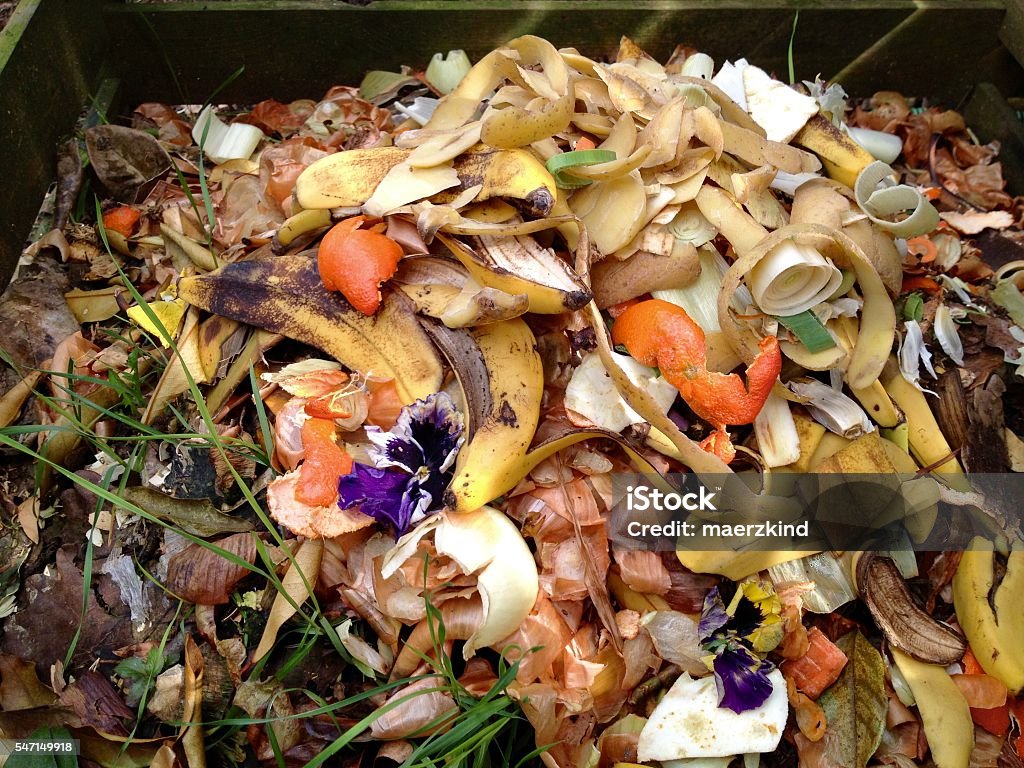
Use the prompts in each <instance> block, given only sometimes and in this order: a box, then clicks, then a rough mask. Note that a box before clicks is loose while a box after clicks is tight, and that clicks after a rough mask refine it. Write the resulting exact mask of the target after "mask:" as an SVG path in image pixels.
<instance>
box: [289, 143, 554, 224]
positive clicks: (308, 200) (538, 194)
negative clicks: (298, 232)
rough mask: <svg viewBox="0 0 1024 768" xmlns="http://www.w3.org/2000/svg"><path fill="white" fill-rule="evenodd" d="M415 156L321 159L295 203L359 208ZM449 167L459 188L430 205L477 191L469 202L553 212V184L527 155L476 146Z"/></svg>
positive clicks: (402, 152) (385, 153) (360, 152)
mask: <svg viewBox="0 0 1024 768" xmlns="http://www.w3.org/2000/svg"><path fill="white" fill-rule="evenodd" d="M413 152H414V150H411V149H402V148H400V147H374V148H371V149H350V150H348V151H345V152H337V153H335V154H333V155H328V156H327V157H322V158H320V159H319V160H317V161H316V162H314V163H312V164H311V165H310V166H309V167H308V168H306V169H305V170H304V171H303V172H302V173H301V174H299V177H298V179H296V181H295V201H296V202H297V203H298V205H299V206H300V207H301V208H303V209H307V210H311V209H325V208H327V209H330V208H355V207H358V206H362V205H363V204H364V203H366V202H367V201H368V200H370V198H371V197H373V194H374V192H375V191H376V190H377V187H378V185H380V183H381V182H382V181H383V180H384V178H385V177H386V176H387V175H388V174H389V173H390V172H391V171H392V169H393V168H395V167H397V166H399V165H401V164H402V163H407V162H408V160H409V156H410V155H411V154H412V153H413ZM452 167H453V168H454V170H455V173H456V175H457V176H458V180H459V183H458V184H457V185H456V186H454V187H452V188H450V189H448V190H445V191H443V192H440V193H438V194H436V195H433V196H432V197H431V198H430V200H431V201H432V202H436V203H439V204H444V203H447V202H451V201H452V200H454V199H455V198H457V197H458V196H459V195H460V194H462V193H464V192H466V190H469V189H472V188H474V187H479V188H480V190H479V192H478V193H477V194H476V196H475V197H474V198H473V199H474V201H476V202H481V201H484V200H490V199H492V198H506V199H511V200H516V201H519V202H518V205H519V206H520V207H521V208H522V209H523V210H524V211H525V212H526V213H528V214H530V215H532V216H538V217H540V216H547V215H548V214H550V213H551V209H552V208H553V207H554V204H555V196H556V195H557V187H556V186H555V180H554V179H553V178H552V176H551V174H550V173H548V171H547V169H546V168H545V167H544V164H543V163H541V162H540V161H539V160H538V159H537V158H536V157H534V155H533V154H532V153H531V152H529V151H527V150H523V149H511V150H495V149H488V148H485V147H482V146H480V145H478V146H477V147H476V148H475V149H471V150H470V151H468V152H464V153H463V154H461V155H459V156H458V157H456V158H455V159H454V161H453V164H452ZM311 216H312V215H311V214H310V217H311Z"/></svg>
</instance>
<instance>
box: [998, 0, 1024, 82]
mask: <svg viewBox="0 0 1024 768" xmlns="http://www.w3.org/2000/svg"><path fill="white" fill-rule="evenodd" d="M999 39H1000V40H1002V41H1003V45H1005V46H1006V49H1007V50H1008V51H1009V52H1010V53H1011V54H1013V57H1014V58H1015V59H1016V60H1017V62H1018V63H1019V64H1021V65H1022V66H1024V0H1006V21H1005V22H1004V23H1003V28H1002V29H1001V30H1000V31H999Z"/></svg>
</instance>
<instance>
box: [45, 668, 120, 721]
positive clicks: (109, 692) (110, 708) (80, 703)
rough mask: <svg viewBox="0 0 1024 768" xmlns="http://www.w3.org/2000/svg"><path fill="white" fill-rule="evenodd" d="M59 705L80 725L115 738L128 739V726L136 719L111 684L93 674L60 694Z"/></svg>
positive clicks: (79, 679)
mask: <svg viewBox="0 0 1024 768" xmlns="http://www.w3.org/2000/svg"><path fill="white" fill-rule="evenodd" d="M60 703H61V706H63V707H66V708H67V709H69V710H71V711H72V712H73V713H74V714H75V717H76V718H77V719H78V720H79V722H80V724H81V725H83V726H91V727H92V728H95V729H96V730H97V731H99V732H100V733H110V734H113V735H115V736H127V735H128V731H127V729H126V727H125V723H126V722H128V721H130V720H132V719H133V718H134V717H135V713H134V712H133V711H132V710H130V709H129V708H128V707H127V706H126V705H125V703H124V700H123V699H122V698H121V694H120V693H118V691H117V689H116V688H114V686H113V685H112V684H111V682H110V681H109V680H107V678H106V677H104V676H103V675H101V674H100V673H99V672H94V671H92V670H86V671H85V672H83V673H82V674H81V675H79V676H78V679H77V680H75V681H74V682H73V683H71V684H70V685H68V687H67V688H65V689H64V690H63V691H62V692H61V695H60Z"/></svg>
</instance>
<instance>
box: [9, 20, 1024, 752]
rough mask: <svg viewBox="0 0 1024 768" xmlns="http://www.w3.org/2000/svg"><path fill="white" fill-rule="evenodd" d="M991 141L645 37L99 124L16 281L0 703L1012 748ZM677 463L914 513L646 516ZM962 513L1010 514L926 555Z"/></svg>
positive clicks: (887, 102) (810, 744)
mask: <svg viewBox="0 0 1024 768" xmlns="http://www.w3.org/2000/svg"><path fill="white" fill-rule="evenodd" d="M997 156H998V146H996V145H994V144H993V145H981V144H979V143H978V142H977V140H976V139H975V137H974V136H973V135H972V134H971V133H970V131H969V130H968V129H967V127H966V126H965V125H964V122H963V119H962V117H961V116H960V115H959V114H958V113H957V112H955V111H952V110H949V109H944V108H940V107H935V106H927V105H921V104H920V103H917V102H910V101H908V100H907V99H906V98H904V97H903V96H902V95H900V94H896V93H878V94H875V96H874V97H873V98H871V99H867V100H864V101H862V102H851V101H849V100H848V99H847V96H846V94H845V93H844V92H843V90H842V89H841V88H840V87H838V86H836V85H830V84H828V83H825V82H821V81H820V80H819V81H817V82H814V83H810V82H808V83H803V84H800V85H797V86H790V85H786V84H784V83H782V82H780V81H779V80H777V79H773V78H772V77H771V76H769V74H767V73H765V72H764V71H762V70H760V69H758V68H757V67H755V66H752V65H749V64H748V63H747V62H746V61H743V60H740V61H739V62H735V63H732V62H725V63H724V64H722V65H721V66H719V67H716V65H715V63H714V62H712V61H711V60H710V58H708V57H707V56H706V55H704V54H701V53H699V52H696V51H693V50H688V49H685V48H679V49H677V51H676V52H675V53H674V54H673V56H672V57H671V58H670V60H669V61H668V62H667V63H665V64H662V63H659V62H657V61H655V60H654V59H652V58H651V57H649V56H648V55H647V54H646V53H644V51H642V50H640V49H639V48H638V47H636V46H635V45H634V44H633V43H632V42H630V41H629V40H627V39H623V41H622V44H621V46H620V49H619V52H618V56H617V58H616V59H615V61H614V62H612V63H601V62H597V61H594V60H592V59H590V58H587V57H586V56H585V55H583V54H581V53H579V52H577V51H575V50H572V49H564V50H556V49H555V48H554V47H553V46H552V45H551V44H550V43H548V42H546V41H545V40H542V39H539V38H536V37H532V36H524V37H520V38H517V39H516V40H513V41H511V42H509V43H507V44H506V45H505V46H503V47H501V48H499V49H496V50H495V51H492V52H491V53H489V54H488V55H486V56H485V57H483V58H482V59H481V60H479V61H478V62H477V63H476V64H475V65H472V66H470V62H469V61H468V59H466V57H465V55H464V54H462V53H461V52H453V53H452V54H449V55H448V56H447V57H442V56H441V55H440V54H438V55H437V56H435V58H434V60H433V61H432V62H431V63H430V66H429V67H428V68H427V69H426V71H425V72H420V71H411V70H410V71H403V72H401V73H392V72H370V73H369V74H368V75H367V77H366V79H365V80H364V81H363V83H362V85H361V86H360V87H359V88H355V87H348V86H338V87H335V88H332V89H331V90H330V91H329V92H328V93H327V94H326V95H325V96H324V97H323V98H322V99H320V100H319V101H312V100H300V101H295V102H292V103H289V104H284V103H279V102H276V101H264V102H261V103H259V104H257V105H256V106H255V107H252V108H251V109H245V110H237V109H229V108H222V109H220V110H214V109H211V108H210V107H209V106H205V107H203V108H201V109H200V108H187V107H180V108H171V107H168V106H166V105H161V104H153V103H150V104H143V105H141V106H139V107H138V108H137V109H136V110H135V112H134V113H133V115H132V116H131V126H130V127H129V126H127V125H97V126H93V127H88V128H86V127H83V131H82V135H81V136H80V137H79V139H76V140H73V141H71V142H69V145H68V146H67V147H66V148H65V150H64V153H63V156H62V162H61V178H60V180H59V182H58V185H57V187H56V190H55V192H54V195H53V197H52V200H51V203H52V206H51V208H52V209H51V210H49V211H47V212H46V215H45V216H44V219H43V221H44V224H43V226H41V227H40V228H39V229H38V235H39V237H38V238H37V239H36V240H35V242H34V243H33V244H32V246H31V247H30V248H29V249H28V250H27V251H26V254H25V257H24V258H23V260H22V263H21V265H20V268H19V275H18V277H17V278H16V280H15V282H14V283H13V284H12V287H11V288H10V289H9V290H8V292H7V294H6V295H5V298H4V301H3V302H2V303H0V315H2V316H3V319H4V323H5V329H6V330H5V336H4V339H3V342H2V343H0V346H2V347H3V349H4V356H5V362H7V363H8V364H9V367H10V369H9V370H8V371H7V373H6V374H5V377H6V387H5V389H6V394H5V395H4V396H3V397H2V399H0V419H2V422H0V423H2V424H3V426H4V428H3V429H2V431H0V442H2V444H3V446H4V448H3V450H4V451H5V455H6V466H5V469H4V475H5V477H4V483H3V487H2V499H3V503H4V506H5V509H6V510H7V516H6V520H7V525H8V533H7V536H6V537H5V542H4V544H3V551H2V564H0V567H2V568H3V575H2V578H0V586H2V588H3V590H4V592H3V593H2V595H3V596H4V599H3V601H2V603H0V608H2V612H3V614H4V615H5V616H6V618H5V619H4V623H3V640H2V649H3V654H2V655H0V710H2V711H0V731H2V733H3V734H4V735H6V736H9V737H17V738H24V737H27V736H29V735H31V734H36V735H40V734H49V735H51V736H53V735H67V734H71V735H73V736H74V737H75V738H78V739H80V740H81V743H82V749H83V754H84V756H85V757H84V758H83V761H84V762H83V764H96V765H104V766H105V765H127V764H131V765H159V766H173V765H189V766H193V767H194V766H199V765H204V764H210V765H230V764H239V765H241V764H243V763H244V764H249V765H252V764H256V763H259V764H266V765H314V766H315V765H320V764H323V763H324V762H326V761H328V760H331V761H336V763H337V764H345V765H356V764H359V765H371V764H372V765H389V764H397V763H403V764H408V765H427V764H431V765H434V764H438V763H441V762H444V763H446V764H458V765H463V764H465V765H469V764H476V765H488V764H491V763H494V764H499V763H506V764H508V763H513V764H524V765H525V764H530V763H534V762H543V763H544V764H546V765H548V766H552V767H555V766H557V767H558V768H570V767H576V766H580V767H584V766H586V767H587V768H595V767H597V766H615V765H618V766H625V765H630V764H636V763H642V764H651V765H658V764H660V765H664V766H671V767H672V768H676V767H677V766H687V765H689V766H700V768H709V767H711V766H721V767H722V768H725V766H728V765H730V764H739V763H742V764H743V765H745V766H748V767H749V766H756V765H758V764H762V765H766V766H770V765H794V764H796V763H797V762H799V763H800V765H803V766H810V767H814V766H838V765H842V766H865V765H869V764H871V765H881V764H886V765H899V766H911V765H926V764H932V763H934V764H935V765H937V766H939V767H940V768H967V766H969V765H970V766H996V765H999V766H1014V765H1018V766H1019V765H1020V764H1021V762H1020V761H1021V755H1024V739H1022V738H1021V737H1020V733H1021V720H1022V716H1024V701H1022V700H1021V699H1020V698H1018V696H1019V694H1020V692H1021V689H1022V687H1024V610H1022V609H1021V606H1020V602H1019V600H1020V598H1019V595H1020V591H1021V589H1022V588H1024V549H1022V548H1021V547H1020V524H1019V516H1017V517H1015V516H1014V515H1013V514H1008V513H1007V508H1006V505H1002V506H1001V505H999V504H997V503H995V502H993V501H992V500H991V499H989V498H988V497H987V496H986V495H984V494H982V493H980V492H979V489H977V488H974V487H972V485H971V475H970V474H968V473H1006V472H1013V471H1018V470H1020V469H1021V467H1022V466H1024V446H1022V444H1021V440H1020V438H1019V437H1018V433H1020V431H1021V430H1022V429H1024V422H1022V410H1021V401H1020V397H1019V394H1018V393H1019V392H1020V389H1021V388H1020V385H1019V382H1018V380H1017V377H1018V376H1020V375H1022V373H1024V297H1022V295H1021V291H1020V288H1021V284H1020V279H1024V271H1018V270H1019V268H1020V267H1022V266H1024V237H1022V235H1021V230H1020V225H1021V220H1022V211H1024V205H1022V201H1021V199H1017V200H1013V199H1011V198H1010V197H1009V196H1008V195H1007V194H1006V192H1005V191H1004V182H1003V179H1002V175H1001V168H1000V164H999V161H998V159H997ZM83 159H84V160H85V168H84V169H83V166H82V160H83ZM682 471H690V472H694V473H697V474H698V475H699V476H715V475H731V473H734V472H736V473H744V475H745V476H746V477H747V478H748V479H749V481H750V483H749V485H750V487H751V488H752V489H753V490H751V491H750V492H749V494H748V495H747V496H745V497H744V498H743V500H742V505H743V507H744V508H745V509H747V510H748V511H752V512H753V513H754V514H755V515H756V514H760V511H761V510H765V509H768V507H767V506H763V505H766V504H767V503H768V502H767V501H766V500H768V499H773V498H774V499H778V498H781V497H785V496H786V493H787V492H786V485H785V478H786V477H787V476H791V475H792V473H818V474H833V475H836V476H846V475H848V474H850V473H872V474H874V475H884V476H896V475H897V473H902V475H901V476H903V477H906V476H909V477H911V478H913V480H912V481H908V484H907V485H905V486H903V489H904V490H903V491H902V492H905V493H911V492H913V493H914V494H915V497H914V498H915V499H917V500H918V503H917V504H916V506H915V507H914V511H913V514H908V515H907V516H906V519H904V520H902V523H901V525H902V528H901V530H902V531H903V536H904V537H905V539H904V540H905V542H906V546H904V547H898V548H896V549H894V550H893V551H880V552H865V553H861V552H837V551H831V550H829V551H822V552H814V551H811V552H807V551H797V550H795V549H794V550H792V551H760V550H758V549H756V548H755V549H751V550H749V551H744V552H742V553H737V552H733V551H731V550H728V549H723V550H721V551H691V550H681V551H679V552H678V553H677V552H674V551H668V552H657V551H652V550H650V549H645V548H631V547H629V546H627V543H626V542H624V541H623V539H622V538H621V536H619V537H616V536H614V535H613V533H614V532H613V531H612V524H611V519H612V507H613V477H614V476H615V475H616V474H617V473H622V472H641V473H644V474H645V475H646V476H650V477H658V476H661V475H670V474H671V473H678V472H682ZM950 509H953V510H954V511H953V512H950ZM957 509H959V510H970V511H971V512H972V513H973V514H974V515H975V517H979V516H980V517H982V518H984V519H985V520H987V521H988V525H989V528H990V531H991V536H989V537H988V538H987V539H985V538H979V539H978V540H976V541H975V542H974V544H973V546H972V548H971V549H970V550H969V551H967V552H962V551H953V552H928V551H921V552H917V553H915V552H914V551H913V545H914V544H917V545H919V547H918V548H924V544H923V543H925V542H929V541H939V542H941V541H943V540H944V539H943V537H944V536H945V535H946V531H945V529H944V528H943V526H947V525H949V521H950V520H951V519H956V514H955V510H957ZM872 511H873V510H867V512H872ZM879 511H880V510H879ZM993 542H994V543H993ZM936 548H941V547H936ZM929 761H930V762H929ZM331 764H335V762H332V763H331Z"/></svg>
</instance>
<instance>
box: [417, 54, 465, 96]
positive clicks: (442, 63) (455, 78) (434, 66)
mask: <svg viewBox="0 0 1024 768" xmlns="http://www.w3.org/2000/svg"><path fill="white" fill-rule="evenodd" d="M472 68H473V65H472V64H471V63H470V61H469V56H467V55H466V52H465V51H463V50H455V51H448V55H447V56H444V55H442V54H440V53H435V54H434V56H433V58H431V59H430V63H429V64H428V65H427V71H426V73H425V74H424V77H426V79H427V82H428V83H430V84H431V85H432V86H434V87H435V88H436V89H437V91H438V93H441V94H449V93H451V92H452V91H454V90H455V88H456V87H457V86H458V84H459V83H461V82H462V78H464V77H465V76H466V75H467V74H469V70H470V69H472Z"/></svg>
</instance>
